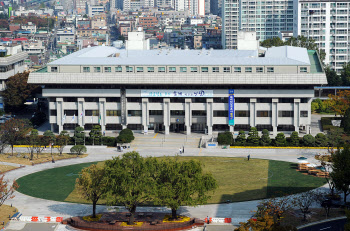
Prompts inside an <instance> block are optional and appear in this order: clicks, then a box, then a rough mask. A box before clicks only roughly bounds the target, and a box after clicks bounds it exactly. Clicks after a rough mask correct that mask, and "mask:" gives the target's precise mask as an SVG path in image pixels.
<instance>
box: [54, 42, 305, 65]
mask: <svg viewBox="0 0 350 231" xmlns="http://www.w3.org/2000/svg"><path fill="white" fill-rule="evenodd" d="M49 65H243V66H244V65H274V66H278V65H281V66H289V65H305V66H309V65H311V63H310V59H309V55H308V52H307V50H306V49H305V48H300V47H290V46H284V47H274V48H269V49H268V50H267V51H266V53H265V57H259V56H258V51H257V50H176V49H171V50H167V49H163V50H128V51H127V50H120V49H117V48H114V47H107V46H96V47H89V48H86V49H82V50H80V51H78V52H75V53H73V54H71V55H68V56H65V57H64V58H61V59H59V60H56V61H54V62H52V63H50V64H49Z"/></svg>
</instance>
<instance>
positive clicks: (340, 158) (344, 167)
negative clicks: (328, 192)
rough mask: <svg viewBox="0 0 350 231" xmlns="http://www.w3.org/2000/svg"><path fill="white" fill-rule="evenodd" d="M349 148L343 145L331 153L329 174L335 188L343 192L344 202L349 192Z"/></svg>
mask: <svg viewBox="0 0 350 231" xmlns="http://www.w3.org/2000/svg"><path fill="white" fill-rule="evenodd" d="M349 166H350V149H349V147H345V148H344V149H343V150H341V149H339V150H338V151H336V152H335V153H334V154H332V172H331V173H330V176H331V178H332V180H333V182H334V184H335V188H336V189H338V190H339V191H342V192H343V194H344V202H345V203H346V197H347V195H349V194H350V168H349Z"/></svg>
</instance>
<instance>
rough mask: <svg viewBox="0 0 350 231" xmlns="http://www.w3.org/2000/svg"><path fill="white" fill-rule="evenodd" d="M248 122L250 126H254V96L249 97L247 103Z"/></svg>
mask: <svg viewBox="0 0 350 231" xmlns="http://www.w3.org/2000/svg"><path fill="white" fill-rule="evenodd" d="M249 111H250V115H249V120H250V121H249V122H250V123H249V124H250V127H255V126H256V124H255V123H256V98H250V103H249Z"/></svg>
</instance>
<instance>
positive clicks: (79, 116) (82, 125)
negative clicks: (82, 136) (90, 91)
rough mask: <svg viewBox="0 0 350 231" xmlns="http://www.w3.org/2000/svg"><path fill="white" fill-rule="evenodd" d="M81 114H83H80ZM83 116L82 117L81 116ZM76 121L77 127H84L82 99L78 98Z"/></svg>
mask: <svg viewBox="0 0 350 231" xmlns="http://www.w3.org/2000/svg"><path fill="white" fill-rule="evenodd" d="M82 113H83V114H82ZM81 115H83V116H81ZM77 117H78V119H77V121H78V125H79V126H80V127H84V125H85V123H84V120H85V119H84V118H85V111H84V98H78V115H77Z"/></svg>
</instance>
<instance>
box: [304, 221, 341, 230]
mask: <svg viewBox="0 0 350 231" xmlns="http://www.w3.org/2000/svg"><path fill="white" fill-rule="evenodd" d="M345 223H346V219H341V220H335V221H329V222H325V223H320V224H316V225H313V226H308V227H305V228H301V229H298V231H344V225H345Z"/></svg>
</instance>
